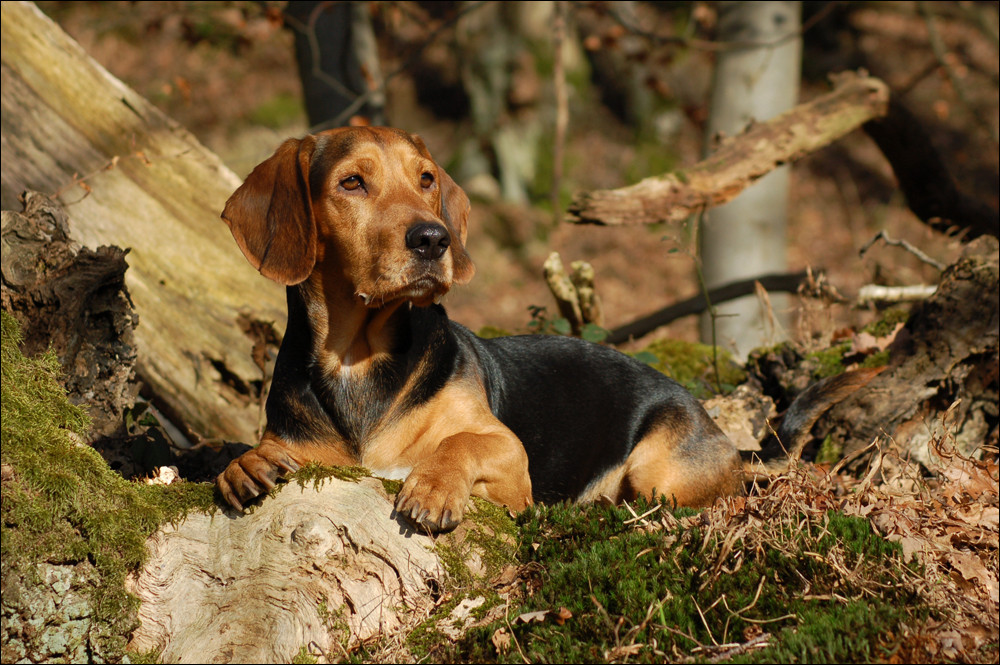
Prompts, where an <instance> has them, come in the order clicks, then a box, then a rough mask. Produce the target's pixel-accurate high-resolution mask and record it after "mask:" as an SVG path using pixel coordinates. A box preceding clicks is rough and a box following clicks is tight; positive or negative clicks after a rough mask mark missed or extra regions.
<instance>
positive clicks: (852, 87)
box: [568, 72, 889, 225]
mask: <svg viewBox="0 0 1000 665" xmlns="http://www.w3.org/2000/svg"><path fill="white" fill-rule="evenodd" d="M888 105H889V89H888V87H887V86H886V85H885V83H883V82H882V81H880V80H879V79H877V78H873V77H871V76H868V75H867V74H864V73H861V74H856V73H854V72H844V73H842V74H840V75H839V76H838V77H837V78H836V80H835V88H834V90H833V91H832V92H830V93H828V94H826V95H823V96H821V97H819V98H817V99H815V100H813V101H811V102H808V103H806V104H801V105H799V106H796V107H795V108H793V109H792V110H790V111H788V112H787V113H783V114H781V115H780V116H778V117H776V118H774V119H772V120H769V121H767V122H763V123H756V124H753V125H751V126H750V127H748V128H747V129H746V131H744V132H743V133H741V134H739V135H738V136H734V137H731V138H725V139H723V140H722V141H721V143H720V145H719V147H718V148H717V149H716V150H715V152H713V153H712V155H711V156H709V157H708V158H706V159H704V160H702V161H701V162H699V163H698V164H695V165H694V166H692V167H690V168H686V169H680V170H677V171H674V172H673V173H667V174H665V175H660V176H654V177H651V178H646V179H645V180H642V181H641V182H639V183H637V184H635V185H631V186H629V187H622V188H620V189H611V190H596V191H592V192H586V193H583V194H580V195H578V196H577V197H576V199H574V201H573V202H572V203H571V204H570V207H569V214H568V219H569V221H571V222H575V223H578V224H607V225H619V224H655V223H658V222H680V221H683V220H684V219H686V218H688V217H689V216H691V215H692V214H695V213H698V212H700V211H702V210H704V209H706V208H709V207H712V206H717V205H721V204H723V203H726V202H727V201H730V200H732V199H733V198H735V197H736V195H737V194H739V193H740V192H741V191H743V190H744V189H745V188H746V187H747V186H748V185H750V184H751V183H753V182H754V181H755V180H757V179H758V178H760V177H761V176H763V175H765V174H767V173H769V172H770V171H772V170H773V169H774V168H776V167H778V166H781V165H782V164H787V163H789V162H793V161H795V160H796V159H799V158H801V157H803V156H805V155H808V154H810V153H812V152H814V151H816V150H818V149H819V148H822V147H823V146H825V145H829V144H830V143H832V142H834V141H836V140H837V139H839V138H840V137H842V136H844V135H845V134H847V133H849V132H851V131H853V130H854V129H856V128H858V127H860V126H861V125H862V124H864V123H865V122H867V121H870V120H872V119H874V118H879V117H882V116H884V115H885V114H886V112H887V110H888Z"/></svg>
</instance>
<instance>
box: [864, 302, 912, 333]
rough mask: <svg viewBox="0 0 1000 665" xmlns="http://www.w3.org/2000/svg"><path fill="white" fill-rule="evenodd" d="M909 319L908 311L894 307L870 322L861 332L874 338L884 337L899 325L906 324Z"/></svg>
mask: <svg viewBox="0 0 1000 665" xmlns="http://www.w3.org/2000/svg"><path fill="white" fill-rule="evenodd" d="M909 318H910V311H909V310H908V309H906V308H902V307H896V308H893V309H889V310H886V311H885V312H884V313H883V314H882V316H881V317H880V318H879V319H878V320H876V321H872V322H871V323H869V324H868V325H867V326H865V327H864V328H862V330H863V331H864V332H866V333H869V334H870V335H874V336H875V337H885V336H886V335H889V334H891V333H892V331H894V330H895V329H896V326H898V325H899V324H900V323H906V321H907V320H908V319H909Z"/></svg>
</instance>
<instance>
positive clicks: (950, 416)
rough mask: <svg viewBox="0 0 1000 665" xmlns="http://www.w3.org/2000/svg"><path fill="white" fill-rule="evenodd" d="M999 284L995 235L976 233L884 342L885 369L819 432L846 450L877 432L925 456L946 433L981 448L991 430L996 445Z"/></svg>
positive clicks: (965, 449)
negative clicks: (886, 351) (930, 292)
mask: <svg viewBox="0 0 1000 665" xmlns="http://www.w3.org/2000/svg"><path fill="white" fill-rule="evenodd" d="M998 291H1000V265H998V246H997V240H996V239H995V238H993V237H991V236H981V237H979V238H977V239H976V240H973V241H972V242H970V243H969V244H968V246H967V247H966V250H965V251H964V252H963V254H962V256H961V257H960V258H959V259H958V260H957V261H956V262H955V263H954V264H953V265H951V266H950V267H949V268H948V269H947V270H946V271H945V272H944V274H943V275H942V277H941V283H940V284H939V285H938V287H937V291H936V292H935V293H934V295H932V296H931V297H930V298H928V299H927V300H924V301H922V302H920V303H918V304H917V305H916V306H915V307H914V309H913V312H912V313H911V315H910V318H909V320H908V321H907V322H906V326H905V327H904V328H903V329H902V330H901V331H900V332H899V333H898V334H897V335H896V337H895V341H894V342H893V343H892V345H891V346H890V348H889V351H890V357H889V369H888V370H887V371H885V372H884V373H883V374H881V375H880V376H878V377H877V378H876V379H875V380H873V381H872V382H871V383H870V384H869V385H868V386H866V387H865V388H864V389H862V390H860V391H858V392H857V393H856V394H855V395H852V396H851V397H849V398H847V399H845V400H844V401H843V402H841V403H840V404H838V405H837V406H835V407H833V408H832V409H831V410H830V411H829V413H827V414H826V415H825V416H824V417H823V418H822V419H821V420H820V422H819V424H818V425H817V427H816V430H815V433H816V435H817V436H818V437H819V438H823V437H825V436H827V435H830V436H833V437H834V440H839V441H844V442H845V448H844V454H845V455H846V454H851V453H853V452H855V451H858V450H860V449H862V448H864V447H865V446H867V445H869V444H870V443H871V442H872V440H873V439H875V438H876V437H882V438H883V440H886V441H888V440H891V441H892V442H893V445H896V446H899V449H900V450H902V451H904V452H905V453H906V454H907V455H908V456H909V457H910V458H911V459H913V460H915V461H918V462H922V463H927V462H928V460H929V456H930V455H932V454H933V452H932V443H933V441H935V440H940V439H941V438H943V437H948V438H950V439H951V440H952V441H953V442H954V444H955V445H956V448H957V450H958V451H959V452H960V453H961V454H964V455H973V454H979V453H981V449H982V446H984V445H986V444H988V443H989V440H990V438H991V437H993V438H992V441H993V445H996V438H995V437H996V431H997V430H996V418H997V400H998V366H1000V365H998V363H1000V318H998V317H1000V315H998V311H1000V301H998V299H997V292H998ZM950 407H953V408H950ZM866 460H867V457H862V458H861V460H860V461H861V462H863V461H866Z"/></svg>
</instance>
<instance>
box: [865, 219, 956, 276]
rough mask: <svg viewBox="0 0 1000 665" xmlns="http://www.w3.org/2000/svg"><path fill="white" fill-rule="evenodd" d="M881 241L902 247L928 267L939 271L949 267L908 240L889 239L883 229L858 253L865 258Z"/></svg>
mask: <svg viewBox="0 0 1000 665" xmlns="http://www.w3.org/2000/svg"><path fill="white" fill-rule="evenodd" d="M879 240H882V241H884V242H885V244H887V245H893V246H894V247H902V248H903V249H905V250H906V251H908V252H909V253H911V254H913V255H914V256H915V257H917V258H918V259H920V260H921V261H923V262H924V263H926V264H927V265H929V266H934V267H935V268H937V269H938V270H944V269H945V268H947V267H948V266H947V264H944V263H942V262H941V261H938V260H937V259H935V258H933V257H931V256H928V255H927V254H925V253H924V252H922V251H921V250H920V249H918V248H917V247H915V246H913V245H911V244H910V243H909V242H907V241H906V240H893V239H892V238H890V237H889V234H888V233H886V232H885V229H882V230H881V231H879V232H878V233H876V234H875V237H874V238H872V239H871V240H869V241H868V242H867V243H865V245H864V247H862V248H861V249H860V250H859V251H858V255H859V256H861V257H864V255H865V254H866V253H867V252H868V250H869V249H871V247H872V245H874V244H875V243H876V242H878V241H879Z"/></svg>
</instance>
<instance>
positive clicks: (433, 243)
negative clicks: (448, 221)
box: [406, 223, 451, 261]
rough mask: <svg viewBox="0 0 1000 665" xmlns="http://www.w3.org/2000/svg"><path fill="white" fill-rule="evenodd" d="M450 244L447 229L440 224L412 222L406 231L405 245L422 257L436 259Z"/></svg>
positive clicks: (442, 254)
mask: <svg viewBox="0 0 1000 665" xmlns="http://www.w3.org/2000/svg"><path fill="white" fill-rule="evenodd" d="M450 244H451V236H449V235H448V230H447V229H446V228H444V227H443V226H441V225H440V224H431V223H421V224H414V225H413V226H411V227H410V229H409V230H408V231H407V232H406V247H407V249H411V250H413V252H414V253H415V254H416V255H417V256H419V257H420V258H422V259H430V260H431V261H436V260H437V259H440V258H441V257H442V256H444V252H445V250H446V249H448V245H450Z"/></svg>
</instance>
